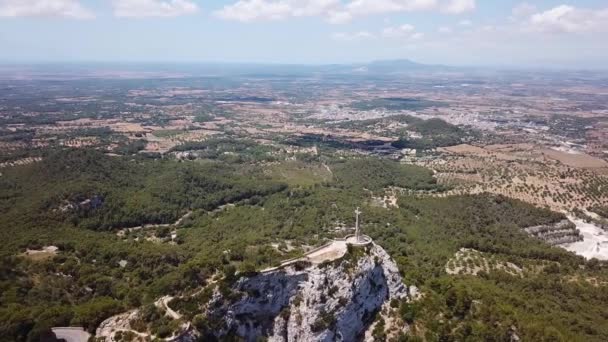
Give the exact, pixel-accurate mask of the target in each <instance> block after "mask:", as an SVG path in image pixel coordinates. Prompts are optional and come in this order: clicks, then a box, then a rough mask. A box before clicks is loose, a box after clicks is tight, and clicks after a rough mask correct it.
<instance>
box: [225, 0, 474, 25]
mask: <svg viewBox="0 0 608 342" xmlns="http://www.w3.org/2000/svg"><path fill="white" fill-rule="evenodd" d="M441 1H442V2H440V0H350V1H344V2H343V1H341V0H238V1H237V2H235V3H233V4H230V5H226V6H224V7H222V8H221V9H219V10H218V11H216V12H215V15H216V16H217V17H220V18H223V19H229V20H237V21H242V22H251V21H261V20H283V19H287V18H292V17H307V16H319V17H323V18H325V20H327V21H328V22H330V23H332V24H340V23H345V22H348V21H350V20H352V19H353V18H355V17H360V16H367V15H373V14H384V13H396V12H413V11H425V10H437V11H442V12H444V13H449V14H460V13H463V12H467V11H470V10H473V9H475V0H441Z"/></svg>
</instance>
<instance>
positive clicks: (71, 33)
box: [0, 0, 608, 69]
mask: <svg viewBox="0 0 608 342" xmlns="http://www.w3.org/2000/svg"><path fill="white" fill-rule="evenodd" d="M607 34H608V1H607V0H576V1H573V0H571V1H570V2H564V1H560V0H558V1H551V0H539V1H528V2H522V1H517V0H515V1H511V0H0V61H3V62H12V63H14V62H18V63H30V62H189V63H191V62H235V63H240V62H254V63H294V64H327V63H359V62H368V61H373V60H383V59H411V60H414V61H417V62H420V63H429V64H444V65H456V66H508V67H511V66H534V67H538V66H548V67H574V68H602V69H607V68H608V38H606V37H607Z"/></svg>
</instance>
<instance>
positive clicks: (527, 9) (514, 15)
mask: <svg viewBox="0 0 608 342" xmlns="http://www.w3.org/2000/svg"><path fill="white" fill-rule="evenodd" d="M535 12H536V6H534V5H531V4H529V3H527V2H522V3H521V4H519V5H517V6H515V7H514V8H513V10H511V18H510V19H511V20H518V19H521V18H528V17H530V16H531V15H532V14H534V13H535Z"/></svg>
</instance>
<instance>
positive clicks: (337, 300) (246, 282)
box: [206, 244, 416, 341]
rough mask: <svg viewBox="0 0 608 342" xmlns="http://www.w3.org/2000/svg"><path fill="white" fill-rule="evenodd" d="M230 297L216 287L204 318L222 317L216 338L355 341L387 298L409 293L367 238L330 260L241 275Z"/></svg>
mask: <svg viewBox="0 0 608 342" xmlns="http://www.w3.org/2000/svg"><path fill="white" fill-rule="evenodd" d="M414 292H416V289H414ZM234 294H238V295H237V296H234ZM230 297H231V298H232V299H229V298H226V296H225V295H220V294H219V292H216V295H215V296H214V298H213V299H212V300H211V302H210V303H209V306H208V307H209V308H210V309H209V310H208V312H207V313H206V316H207V319H208V320H210V321H214V322H221V324H220V326H221V327H220V328H219V329H215V331H214V332H213V333H214V334H215V335H216V337H217V338H222V337H225V336H227V335H230V334H232V335H237V336H240V337H242V338H244V339H245V340H247V341H256V340H257V339H258V338H259V337H267V338H268V340H269V341H356V340H358V339H361V338H363V334H364V333H365V331H366V329H367V328H368V327H369V325H370V324H371V323H372V321H373V319H374V317H375V314H376V313H377V312H379V311H380V309H381V308H382V307H383V306H385V305H386V304H387V303H388V302H389V300H391V299H393V298H397V299H402V298H407V297H408V288H407V287H406V286H405V285H404V284H403V281H402V279H401V276H400V275H399V271H398V269H397V266H396V265H395V263H394V262H393V261H392V260H391V258H390V256H389V255H388V254H387V253H386V252H385V251H384V250H383V249H382V248H381V247H380V246H378V245H375V244H371V245H369V246H367V247H356V248H350V249H349V252H348V253H347V254H346V255H345V256H344V257H343V258H342V259H338V260H335V261H332V262H328V263H324V264H320V265H311V266H309V267H308V268H305V269H301V267H298V266H297V265H292V266H288V267H285V268H283V269H279V270H275V271H271V272H267V273H263V274H258V275H256V276H253V277H249V278H241V279H240V280H239V281H238V282H237V283H236V284H235V285H234V286H233V287H232V296H230ZM235 297H236V298H237V299H236V300H235V299H234V298H235ZM216 327H217V325H216Z"/></svg>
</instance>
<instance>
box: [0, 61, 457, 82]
mask: <svg viewBox="0 0 608 342" xmlns="http://www.w3.org/2000/svg"><path fill="white" fill-rule="evenodd" d="M456 69H457V68H454V67H448V66H442V65H429V64H422V63H417V62H414V61H411V60H408V59H394V60H378V61H372V62H369V63H352V64H319V65H314V64H264V63H71V64H61V63H54V64H53V63H51V64H35V65H10V66H6V67H3V66H2V65H0V79H23V78H25V79H79V78H92V79H94V78H122V79H129V78H181V77H191V76H220V77H221V76H251V77H307V76H323V75H359V76H361V75H370V76H371V75H398V74H407V73H415V72H441V71H449V70H456Z"/></svg>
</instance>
